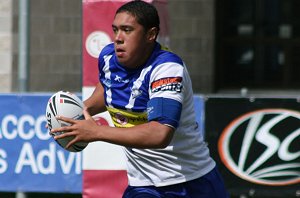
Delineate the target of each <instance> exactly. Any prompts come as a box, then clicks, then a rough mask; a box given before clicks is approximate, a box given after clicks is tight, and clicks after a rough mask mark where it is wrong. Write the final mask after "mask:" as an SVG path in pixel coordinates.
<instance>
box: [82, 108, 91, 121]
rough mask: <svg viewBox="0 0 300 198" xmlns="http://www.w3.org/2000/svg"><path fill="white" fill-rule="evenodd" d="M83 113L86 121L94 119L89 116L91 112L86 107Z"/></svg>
mask: <svg viewBox="0 0 300 198" xmlns="http://www.w3.org/2000/svg"><path fill="white" fill-rule="evenodd" d="M82 113H83V115H84V118H85V119H86V120H89V119H92V116H91V115H90V114H89V112H88V111H87V108H86V107H84V108H83V111H82Z"/></svg>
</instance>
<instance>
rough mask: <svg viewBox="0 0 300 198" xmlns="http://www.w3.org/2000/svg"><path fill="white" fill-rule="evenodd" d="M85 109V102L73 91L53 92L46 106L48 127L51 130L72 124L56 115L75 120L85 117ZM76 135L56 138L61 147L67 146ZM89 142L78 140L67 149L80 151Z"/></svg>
mask: <svg viewBox="0 0 300 198" xmlns="http://www.w3.org/2000/svg"><path fill="white" fill-rule="evenodd" d="M82 111H83V102H82V101H81V100H80V99H79V98H78V97H77V96H76V95H75V94H73V93H70V92H67V91H59V92H57V93H55V94H53V95H52V96H51V97H50V99H49V101H48V103H47V107H46V118H47V124H48V129H49V131H51V129H52V128H58V127H63V126H69V125H70V124H69V123H67V122H63V121H61V120H57V119H56V116H58V115H59V116H63V117H67V118H72V119H75V120H81V119H84V116H83V114H82ZM62 133H64V132H63V131H62V132H57V133H55V134H53V136H55V135H60V134H62ZM73 138H74V137H65V138H61V139H57V140H55V141H56V142H57V143H58V144H59V145H60V146H61V147H63V148H65V147H66V145H67V144H68V143H69V142H70V141H71V140H72V139H73ZM87 145H88V143H86V142H77V143H75V144H73V145H72V146H71V147H69V148H68V149H67V150H68V151H71V152H79V151H82V150H83V149H84V148H85V147H86V146H87Z"/></svg>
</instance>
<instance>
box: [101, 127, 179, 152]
mask: <svg viewBox="0 0 300 198" xmlns="http://www.w3.org/2000/svg"><path fill="white" fill-rule="evenodd" d="M98 130H99V131H97V132H96V133H98V138H97V139H98V140H100V141H105V142H109V143H113V144H118V145H122V146H125V147H132V148H165V147H166V146H168V145H169V143H170V141H171V139H172V137H173V130H174V129H172V128H171V127H168V126H165V125H162V124H160V123H158V122H149V123H146V124H142V125H138V126H134V127H130V128H117V127H109V126H101V127H100V128H99V129H98Z"/></svg>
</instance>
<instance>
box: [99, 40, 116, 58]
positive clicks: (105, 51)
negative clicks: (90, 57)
mask: <svg viewBox="0 0 300 198" xmlns="http://www.w3.org/2000/svg"><path fill="white" fill-rule="evenodd" d="M114 52H115V50H114V44H113V43H110V44H108V45H106V46H105V47H104V48H103V49H102V50H101V52H100V55H99V58H103V57H104V56H106V55H112V54H113V53H114Z"/></svg>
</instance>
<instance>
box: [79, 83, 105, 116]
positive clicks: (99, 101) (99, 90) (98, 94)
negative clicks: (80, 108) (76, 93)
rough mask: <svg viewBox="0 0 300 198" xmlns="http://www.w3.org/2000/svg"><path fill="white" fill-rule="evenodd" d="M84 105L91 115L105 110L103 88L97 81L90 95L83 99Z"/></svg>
mask: <svg viewBox="0 0 300 198" xmlns="http://www.w3.org/2000/svg"><path fill="white" fill-rule="evenodd" d="M84 105H85V107H86V108H87V110H88V112H89V113H90V114H91V115H95V114H98V113H101V112H104V111H106V107H105V100H104V88H103V86H102V85H101V83H100V82H99V83H98V84H97V85H96V88H95V89H94V91H93V93H92V95H91V96H90V97H89V98H88V99H86V100H85V101H84Z"/></svg>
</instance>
